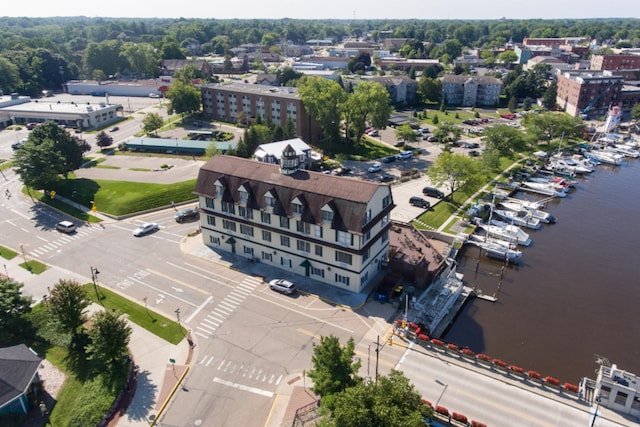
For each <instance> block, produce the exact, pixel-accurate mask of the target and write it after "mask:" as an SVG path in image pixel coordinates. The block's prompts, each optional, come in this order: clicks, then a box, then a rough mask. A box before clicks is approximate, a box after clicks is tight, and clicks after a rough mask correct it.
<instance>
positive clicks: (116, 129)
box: [109, 126, 120, 132]
mask: <svg viewBox="0 0 640 427" xmlns="http://www.w3.org/2000/svg"><path fill="white" fill-rule="evenodd" d="M118 130H120V128H119V127H118V126H114V127H112V128H111V129H109V132H116V131H118Z"/></svg>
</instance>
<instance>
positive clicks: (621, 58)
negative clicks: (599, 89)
mask: <svg viewBox="0 0 640 427" xmlns="http://www.w3.org/2000/svg"><path fill="white" fill-rule="evenodd" d="M591 69H592V70H600V71H602V70H611V71H618V70H638V69H640V55H632V54H627V55H624V54H621V55H592V56H591Z"/></svg>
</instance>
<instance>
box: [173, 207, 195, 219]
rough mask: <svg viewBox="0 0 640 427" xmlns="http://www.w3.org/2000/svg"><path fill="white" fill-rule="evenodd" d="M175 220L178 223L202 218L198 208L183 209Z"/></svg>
mask: <svg viewBox="0 0 640 427" xmlns="http://www.w3.org/2000/svg"><path fill="white" fill-rule="evenodd" d="M175 218H176V222H185V221H193V220H196V219H198V218H200V212H198V208H188V209H183V210H181V211H180V212H178V213H177V214H176V216H175Z"/></svg>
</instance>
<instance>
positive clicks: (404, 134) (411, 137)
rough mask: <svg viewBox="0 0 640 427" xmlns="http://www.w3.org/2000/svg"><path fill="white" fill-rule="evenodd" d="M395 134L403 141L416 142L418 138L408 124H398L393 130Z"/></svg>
mask: <svg viewBox="0 0 640 427" xmlns="http://www.w3.org/2000/svg"><path fill="white" fill-rule="evenodd" d="M395 136H396V138H398V139H400V140H402V141H404V142H416V141H417V140H418V136H417V135H416V133H415V131H414V130H413V129H411V126H409V125H400V126H398V127H397V128H396V131H395Z"/></svg>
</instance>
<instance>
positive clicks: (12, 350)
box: [0, 344, 42, 407]
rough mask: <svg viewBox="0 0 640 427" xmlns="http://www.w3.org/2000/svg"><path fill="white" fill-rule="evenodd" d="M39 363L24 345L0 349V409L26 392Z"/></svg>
mask: <svg viewBox="0 0 640 427" xmlns="http://www.w3.org/2000/svg"><path fill="white" fill-rule="evenodd" d="M41 362H42V359H41V358H39V357H38V356H37V355H36V354H35V353H34V352H33V351H32V350H30V349H29V348H28V347H27V346H26V345H24V344H19V345H14V346H13V347H5V348H0V407H2V406H4V405H5V404H7V403H9V402H11V401H13V400H14V399H15V398H16V397H18V396H20V395H21V394H23V393H24V392H25V391H26V390H27V387H28V386H29V384H30V383H31V381H32V380H33V376H34V375H35V374H36V372H37V371H38V368H39V367H40V363H41Z"/></svg>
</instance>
